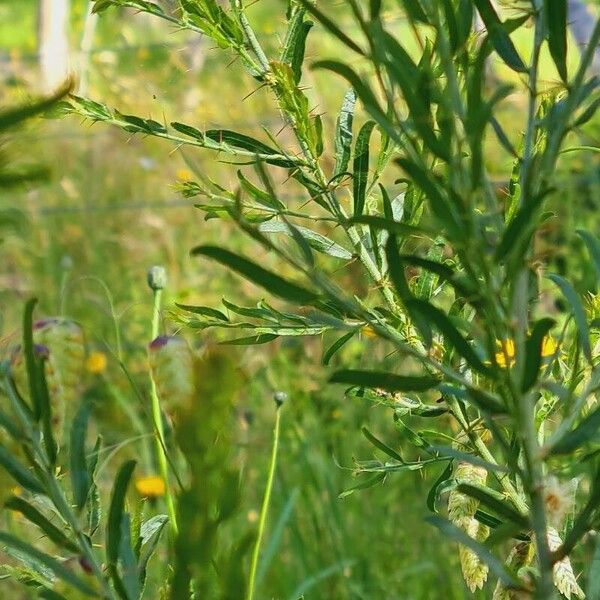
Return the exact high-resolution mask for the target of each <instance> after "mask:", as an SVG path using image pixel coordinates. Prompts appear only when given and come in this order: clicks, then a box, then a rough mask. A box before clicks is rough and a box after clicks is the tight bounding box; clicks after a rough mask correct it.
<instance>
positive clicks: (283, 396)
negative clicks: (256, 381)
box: [273, 392, 288, 408]
mask: <svg viewBox="0 0 600 600" xmlns="http://www.w3.org/2000/svg"><path fill="white" fill-rule="evenodd" d="M287 399H288V395H287V393H286V392H275V393H274V394H273V400H274V401H275V404H276V405H277V408H279V407H280V406H281V405H282V404H283V403H284V402H286V401H287Z"/></svg>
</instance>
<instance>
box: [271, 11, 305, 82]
mask: <svg viewBox="0 0 600 600" xmlns="http://www.w3.org/2000/svg"><path fill="white" fill-rule="evenodd" d="M305 15H306V10H305V9H302V8H300V9H298V10H296V11H295V12H294V15H293V17H292V19H291V21H290V23H289V25H288V30H287V34H286V37H285V42H284V44H283V49H282V51H281V56H280V59H279V60H280V62H282V63H285V64H287V65H289V66H290V67H291V68H292V71H293V72H294V80H295V82H296V83H299V82H300V79H302V64H303V63H304V53H305V50H306V38H307V37H308V34H309V32H310V30H311V29H312V26H313V23H312V21H305V20H304V17H305Z"/></svg>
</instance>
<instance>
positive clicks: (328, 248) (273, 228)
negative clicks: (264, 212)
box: [258, 221, 352, 260]
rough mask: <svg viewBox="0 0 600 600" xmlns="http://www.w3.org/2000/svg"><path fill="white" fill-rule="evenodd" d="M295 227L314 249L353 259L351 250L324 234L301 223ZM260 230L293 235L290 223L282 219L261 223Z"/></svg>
mask: <svg viewBox="0 0 600 600" xmlns="http://www.w3.org/2000/svg"><path fill="white" fill-rule="evenodd" d="M294 228H295V229H296V231H297V232H298V233H299V234H300V235H301V236H302V237H303V238H304V239H305V240H306V243H307V244H308V245H309V246H310V247H311V248H312V249H313V250H316V251H317V252H321V253H323V254H327V255H329V256H332V257H334V258H341V259H343V260H352V253H351V252H350V251H348V250H346V248H344V247H343V246H341V245H340V244H338V243H336V242H334V241H332V240H330V239H329V238H327V237H325V236H324V235H321V234H320V233H317V232H316V231H313V230H312V229H308V228H307V227H300V226H299V225H295V226H294ZM258 230H259V231H260V232H262V233H283V234H284V235H288V236H291V235H292V229H291V228H290V226H289V224H287V223H282V222H280V221H267V222H266V223H261V224H260V225H259V226H258Z"/></svg>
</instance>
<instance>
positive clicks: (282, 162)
mask: <svg viewBox="0 0 600 600" xmlns="http://www.w3.org/2000/svg"><path fill="white" fill-rule="evenodd" d="M204 137H205V138H207V139H209V140H213V141H215V142H217V143H219V144H223V143H224V144H229V145H230V146H233V147H234V148H241V149H242V150H248V151H250V152H255V153H256V154H262V155H269V154H271V155H277V156H278V157H279V156H280V155H281V152H279V151H278V150H275V149H273V148H271V147H270V146H267V145H266V144H264V143H263V142H260V141H258V140H255V139H254V138H252V137H250V136H248V135H244V134H243V133H238V132H236V131H230V130H228V129H209V130H208V131H205V132H204ZM264 161H265V162H266V163H269V164H272V165H276V166H278V167H287V168H292V167H295V166H297V165H296V162H294V161H293V160H291V159H290V160H287V159H283V158H265V159H264Z"/></svg>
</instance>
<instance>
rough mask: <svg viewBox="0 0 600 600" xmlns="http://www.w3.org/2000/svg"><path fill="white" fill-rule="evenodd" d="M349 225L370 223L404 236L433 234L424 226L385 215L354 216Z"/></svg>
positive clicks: (372, 225) (377, 227)
mask: <svg viewBox="0 0 600 600" xmlns="http://www.w3.org/2000/svg"><path fill="white" fill-rule="evenodd" d="M348 225H368V226H369V227H373V228H374V229H383V230H385V231H388V232H389V233H393V234H396V235H398V236H402V237H408V236H409V235H414V236H420V237H422V236H424V235H430V234H433V233H434V232H433V231H430V230H428V229H426V228H424V227H420V226H419V227H417V226H415V225H407V224H406V223H401V222H400V221H394V220H392V219H387V218H385V217H377V216H375V215H362V216H361V217H354V218H352V219H349V220H348Z"/></svg>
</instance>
